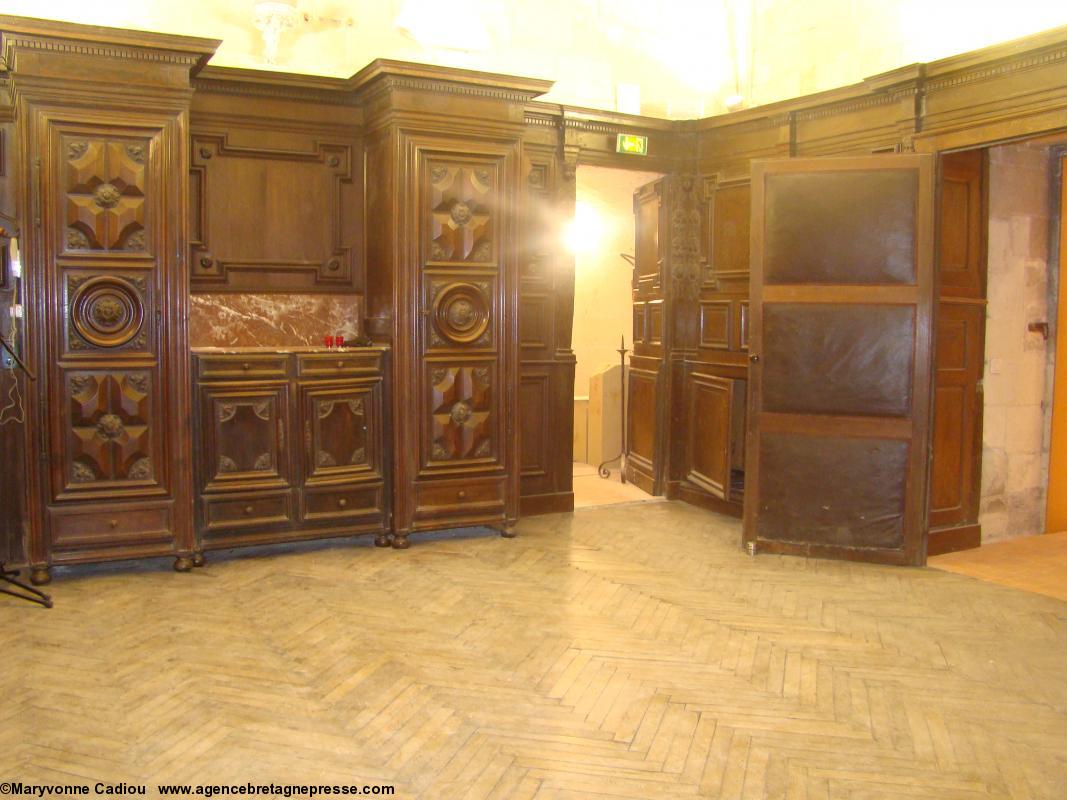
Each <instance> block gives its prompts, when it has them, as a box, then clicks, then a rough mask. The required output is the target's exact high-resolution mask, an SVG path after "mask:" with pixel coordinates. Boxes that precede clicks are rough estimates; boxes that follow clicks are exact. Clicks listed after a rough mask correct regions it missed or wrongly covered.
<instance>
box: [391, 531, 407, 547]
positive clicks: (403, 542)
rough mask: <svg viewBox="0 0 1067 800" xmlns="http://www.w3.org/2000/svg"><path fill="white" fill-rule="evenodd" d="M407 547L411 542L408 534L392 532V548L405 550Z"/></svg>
mask: <svg viewBox="0 0 1067 800" xmlns="http://www.w3.org/2000/svg"><path fill="white" fill-rule="evenodd" d="M409 547H411V542H409V541H408V535H407V534H406V533H394V534H393V549H394V550H407V549H408V548H409Z"/></svg>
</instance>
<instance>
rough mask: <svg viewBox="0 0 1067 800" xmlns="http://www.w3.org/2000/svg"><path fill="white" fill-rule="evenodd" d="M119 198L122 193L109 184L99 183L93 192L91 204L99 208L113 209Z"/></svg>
mask: <svg viewBox="0 0 1067 800" xmlns="http://www.w3.org/2000/svg"><path fill="white" fill-rule="evenodd" d="M121 197H122V193H121V192H119V190H118V189H116V188H115V187H114V186H112V185H111V184H110V183H101V184H100V185H99V186H97V187H96V191H95V192H93V202H94V203H96V204H97V205H98V206H100V208H114V207H115V206H117V205H118V204H119V198H121Z"/></svg>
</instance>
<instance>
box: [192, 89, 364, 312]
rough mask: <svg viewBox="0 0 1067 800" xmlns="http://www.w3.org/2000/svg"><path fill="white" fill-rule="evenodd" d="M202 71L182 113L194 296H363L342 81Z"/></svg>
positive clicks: (349, 118) (350, 109) (350, 121)
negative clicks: (187, 125) (186, 128)
mask: <svg viewBox="0 0 1067 800" xmlns="http://www.w3.org/2000/svg"><path fill="white" fill-rule="evenodd" d="M205 73H206V77H205V76H203V75H202V76H201V77H199V78H198V79H197V82H196V83H197V93H196V95H195V96H194V100H193V105H192V113H191V132H190V163H191V167H190V191H189V205H190V222H191V226H190V241H189V261H190V264H191V274H192V288H193V291H207V292H226V291H241V292H249V291H250V292H256V293H262V292H272V291H273V292H293V291H296V292H337V293H351V292H353V291H360V290H362V289H363V273H364V263H363V241H362V232H363V226H362V224H361V221H362V216H363V209H362V204H363V190H364V180H363V157H362V149H363V147H362V141H361V137H360V133H359V127H358V126H359V124H360V122H361V120H362V114H361V112H360V110H359V109H358V108H356V107H355V106H354V103H355V100H354V98H353V97H352V96H351V93H350V92H345V91H343V89H344V86H345V83H344V82H343V81H339V80H337V79H329V78H313V77H310V76H304V77H301V78H299V79H297V78H296V76H285V75H279V74H277V73H262V72H256V71H253V70H221V69H214V68H213V69H211V70H206V71H205Z"/></svg>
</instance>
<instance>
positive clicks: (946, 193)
mask: <svg viewBox="0 0 1067 800" xmlns="http://www.w3.org/2000/svg"><path fill="white" fill-rule="evenodd" d="M985 159H986V151H984V150H969V151H963V152H959V153H947V154H945V155H943V156H942V157H941V159H940V162H941V182H940V183H941V185H940V189H941V193H940V199H939V213H940V219H939V225H938V277H939V281H938V301H939V302H938V316H937V321H936V326H937V327H936V332H935V339H934V342H935V349H934V364H935V374H934V423H933V425H934V427H933V434H932V440H931V441H932V450H931V462H930V532H929V539H928V542H927V551H928V553H929V554H931V555H937V554H939V553H945V552H951V551H952V550H961V549H965V548H968V547H977V546H978V545H979V544H980V543H981V526H980V525H979V524H978V512H979V501H980V499H981V466H982V414H983V402H982V375H983V372H984V368H985V305H986V303H985V294H986V236H987V233H986V227H987V220H988V203H987V196H986V195H987V192H986V179H985V176H986V165H985Z"/></svg>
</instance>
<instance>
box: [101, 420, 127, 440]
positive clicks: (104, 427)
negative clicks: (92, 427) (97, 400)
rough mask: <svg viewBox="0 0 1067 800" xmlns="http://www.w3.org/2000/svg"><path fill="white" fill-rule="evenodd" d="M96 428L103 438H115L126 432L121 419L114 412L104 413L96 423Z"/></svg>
mask: <svg viewBox="0 0 1067 800" xmlns="http://www.w3.org/2000/svg"><path fill="white" fill-rule="evenodd" d="M96 430H97V431H98V432H99V434H100V435H101V436H102V437H103V438H105V439H117V438H119V437H120V436H122V434H123V433H125V432H126V429H125V427H124V426H123V424H122V420H121V419H119V418H118V417H117V416H115V415H114V414H104V416H102V417H100V421H99V422H98V423H96Z"/></svg>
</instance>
